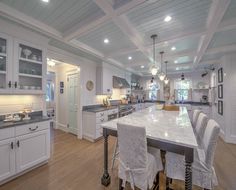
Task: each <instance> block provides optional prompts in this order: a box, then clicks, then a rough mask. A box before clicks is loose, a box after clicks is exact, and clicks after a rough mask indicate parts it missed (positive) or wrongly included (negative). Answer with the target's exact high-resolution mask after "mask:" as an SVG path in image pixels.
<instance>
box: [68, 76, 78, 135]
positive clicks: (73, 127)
mask: <svg viewBox="0 0 236 190" xmlns="http://www.w3.org/2000/svg"><path fill="white" fill-rule="evenodd" d="M67 81H68V96H67V97H68V131H69V132H70V133H73V134H76V135H77V134H78V127H77V115H78V114H77V111H78V73H75V74H69V75H68V78H67Z"/></svg>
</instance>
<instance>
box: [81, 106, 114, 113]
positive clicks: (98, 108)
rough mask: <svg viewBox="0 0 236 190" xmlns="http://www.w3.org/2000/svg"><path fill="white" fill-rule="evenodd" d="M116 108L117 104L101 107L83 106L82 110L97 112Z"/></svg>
mask: <svg viewBox="0 0 236 190" xmlns="http://www.w3.org/2000/svg"><path fill="white" fill-rule="evenodd" d="M116 108H118V106H110V107H103V106H94V107H92V106H91V107H87V108H84V109H83V111H86V112H93V113H97V112H102V111H107V110H112V109H116Z"/></svg>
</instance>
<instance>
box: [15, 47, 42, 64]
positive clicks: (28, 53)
mask: <svg viewBox="0 0 236 190" xmlns="http://www.w3.org/2000/svg"><path fill="white" fill-rule="evenodd" d="M19 46H20V47H19V56H20V58H24V59H29V60H33V61H37V62H42V50H39V49H36V48H32V47H29V46H26V45H23V44H20V45H19Z"/></svg>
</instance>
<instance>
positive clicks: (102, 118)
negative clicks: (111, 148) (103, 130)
mask: <svg viewBox="0 0 236 190" xmlns="http://www.w3.org/2000/svg"><path fill="white" fill-rule="evenodd" d="M106 121H107V117H97V118H96V123H97V124H99V123H103V122H106Z"/></svg>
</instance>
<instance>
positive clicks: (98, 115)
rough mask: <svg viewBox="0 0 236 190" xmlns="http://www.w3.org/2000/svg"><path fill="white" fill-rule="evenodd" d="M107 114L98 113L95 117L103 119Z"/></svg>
mask: <svg viewBox="0 0 236 190" xmlns="http://www.w3.org/2000/svg"><path fill="white" fill-rule="evenodd" d="M106 115H107V114H106V112H105V111H104V112H98V113H96V117H105V116H106Z"/></svg>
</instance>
